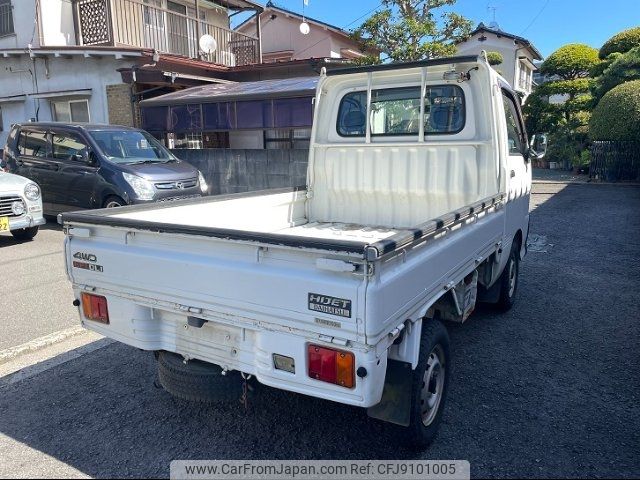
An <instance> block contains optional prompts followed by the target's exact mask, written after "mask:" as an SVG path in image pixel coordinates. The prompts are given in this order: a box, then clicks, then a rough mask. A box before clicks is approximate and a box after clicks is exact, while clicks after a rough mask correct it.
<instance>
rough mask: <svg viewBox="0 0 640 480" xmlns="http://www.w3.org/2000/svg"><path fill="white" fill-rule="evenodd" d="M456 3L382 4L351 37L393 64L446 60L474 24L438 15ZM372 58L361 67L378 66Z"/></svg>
mask: <svg viewBox="0 0 640 480" xmlns="http://www.w3.org/2000/svg"><path fill="white" fill-rule="evenodd" d="M455 3H456V0H383V1H382V7H383V8H382V9H381V10H380V11H378V12H376V13H374V14H373V15H372V16H371V17H369V18H368V19H367V20H366V21H365V22H364V23H363V24H362V25H360V27H358V28H357V29H355V30H354V32H353V33H352V36H353V38H354V39H356V40H357V41H358V42H359V43H360V45H361V46H362V47H363V49H365V50H366V49H371V50H377V51H380V52H381V53H382V55H384V56H385V57H386V58H384V59H387V58H388V59H390V60H392V61H394V62H399V61H411V60H422V59H425V58H434V57H443V56H448V55H453V54H455V52H456V47H455V43H456V42H457V41H460V40H463V39H464V38H466V37H467V36H468V35H469V33H470V32H471V26H472V22H471V21H470V20H467V19H466V18H464V17H462V16H461V15H458V14H457V13H454V12H448V11H445V12H442V11H440V12H438V10H439V9H442V8H443V7H448V6H451V5H453V4H455ZM380 61H381V59H380V58H377V57H373V56H369V57H367V58H365V59H364V60H363V61H362V63H379V62H380Z"/></svg>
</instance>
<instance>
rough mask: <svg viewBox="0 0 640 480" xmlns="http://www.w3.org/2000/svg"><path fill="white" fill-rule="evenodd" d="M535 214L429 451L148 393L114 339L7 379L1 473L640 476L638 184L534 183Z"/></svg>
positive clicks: (295, 410) (289, 406) (358, 425)
mask: <svg viewBox="0 0 640 480" xmlns="http://www.w3.org/2000/svg"><path fill="white" fill-rule="evenodd" d="M531 208H532V217H531V229H532V237H531V239H530V240H531V241H532V243H533V245H532V247H531V250H532V251H530V252H529V255H528V256H527V258H526V259H525V261H524V262H523V264H522V271H521V283H520V286H519V292H518V296H519V297H518V301H517V304H516V305H515V307H514V308H513V309H512V310H511V311H510V312H509V313H508V314H506V315H499V314H497V313H495V312H494V311H492V310H491V309H488V308H480V309H479V311H477V312H476V313H474V315H473V316H472V317H471V318H470V319H469V320H468V321H467V322H466V323H464V324H463V325H453V324H451V325H448V329H449V333H450V335H451V340H452V352H453V363H454V369H455V370H454V372H453V375H452V377H451V390H450V392H449V398H448V402H447V406H446V411H445V415H444V422H443V425H442V428H441V431H440V435H439V437H438V438H437V439H436V441H435V443H434V444H433V445H432V446H431V447H430V448H429V449H427V450H425V451H422V452H415V451H412V450H407V449H405V448H403V447H401V446H399V444H400V441H401V437H402V435H403V432H402V430H400V429H396V428H394V427H390V426H387V425H385V424H383V423H380V422H378V421H375V420H372V419H369V418H368V417H367V415H366V412H365V411H364V410H360V409H358V408H355V407H348V406H343V405H339V404H336V403H331V402H327V401H321V400H317V399H314V398H310V397H305V396H303V395H297V394H293V393H287V392H282V391H277V390H273V389H268V388H263V389H261V393H260V395H257V396H255V397H254V398H252V399H251V401H250V403H249V409H248V411H245V410H244V408H243V407H242V406H241V405H240V403H238V404H229V405H224V406H221V407H217V408H212V407H206V406H200V405H193V404H190V403H186V402H183V401H178V400H175V399H173V398H171V397H170V396H169V395H168V394H166V393H165V392H164V391H162V390H159V389H157V388H155V387H154V385H153V381H154V376H155V361H154V359H153V355H152V354H151V353H148V352H141V351H138V350H135V349H132V348H129V347H126V346H123V345H119V344H115V343H110V344H105V346H102V348H97V349H94V350H90V351H87V353H85V354H78V356H76V357H75V358H72V359H70V360H68V361H65V362H64V363H62V364H59V365H57V366H54V367H52V368H48V369H45V370H43V371H40V372H39V373H37V374H33V375H31V376H28V375H27V376H26V378H24V379H23V380H21V381H16V382H13V383H11V382H5V383H4V384H2V383H0V385H3V386H0V477H7V476H78V475H86V476H92V477H166V476H168V473H169V462H170V461H171V460H172V459H214V458H215V459H414V458H425V459H468V460H469V461H470V462H471V472H472V476H481V477H517V476H524V477H541V476H543V477H557V476H559V477H566V476H571V477H576V476H580V477H587V476H599V477H638V476H639V475H640V455H638V451H640V408H639V404H640V388H639V386H640V380H639V379H640V341H639V339H640V322H639V321H638V312H640V296H639V295H638V285H639V284H640V261H639V258H640V235H639V234H640V214H639V212H640V188H638V187H631V186H607V185H590V184H560V183H536V185H535V186H534V194H533V196H532V202H531ZM533 250H535V251H533ZM47 258H48V257H47ZM44 261H45V260H43V262H44ZM47 261H51V262H59V259H58V258H50V259H49V260H47ZM52 265H53V263H52ZM62 293H64V292H62ZM65 301H68V298H67V297H65V298H61V299H60V302H62V303H64V302H65ZM60 302H54V303H52V306H51V310H53V309H55V308H57V305H58V304H61V303H60ZM46 314H47V311H42V312H41V315H46ZM28 368H31V367H28ZM0 380H2V379H0Z"/></svg>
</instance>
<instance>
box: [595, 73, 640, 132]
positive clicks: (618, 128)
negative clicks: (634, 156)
mask: <svg viewBox="0 0 640 480" xmlns="http://www.w3.org/2000/svg"><path fill="white" fill-rule="evenodd" d="M589 137H590V138H591V139H592V140H617V141H639V140H640V80H633V81H631V82H625V83H623V84H621V85H618V86H617V87H614V88H612V89H611V90H609V91H608V92H607V93H606V94H605V95H604V96H603V97H602V100H600V102H598V105H597V106H596V108H595V110H594V111H593V115H592V116H591V121H590V122H589Z"/></svg>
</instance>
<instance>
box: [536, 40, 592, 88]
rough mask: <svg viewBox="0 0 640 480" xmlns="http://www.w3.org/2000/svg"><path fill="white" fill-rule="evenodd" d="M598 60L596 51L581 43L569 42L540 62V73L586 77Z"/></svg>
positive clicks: (566, 76) (566, 78)
mask: <svg viewBox="0 0 640 480" xmlns="http://www.w3.org/2000/svg"><path fill="white" fill-rule="evenodd" d="M599 62H600V60H599V59H598V51H597V50H596V49H595V48H591V47H590V46H589V45H584V44H582V43H569V44H567V45H564V46H562V47H560V48H559V49H558V50H556V51H555V52H553V53H552V54H551V55H549V56H548V57H547V59H546V60H545V61H544V62H542V66H541V67H540V73H543V74H545V75H559V76H560V77H562V78H563V79H565V80H572V79H574V78H580V77H586V76H588V75H589V72H590V71H591V69H593V68H594V67H595V65H597V64H598V63H599Z"/></svg>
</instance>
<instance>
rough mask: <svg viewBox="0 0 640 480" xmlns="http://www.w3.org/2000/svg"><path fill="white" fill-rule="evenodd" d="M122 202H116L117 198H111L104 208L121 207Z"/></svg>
mask: <svg viewBox="0 0 640 480" xmlns="http://www.w3.org/2000/svg"><path fill="white" fill-rule="evenodd" d="M121 206H122V204H121V203H120V202H118V201H117V200H111V201H110V202H109V203H107V205H106V207H105V208H116V207H121Z"/></svg>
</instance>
